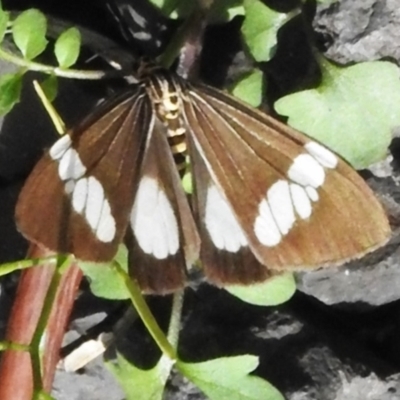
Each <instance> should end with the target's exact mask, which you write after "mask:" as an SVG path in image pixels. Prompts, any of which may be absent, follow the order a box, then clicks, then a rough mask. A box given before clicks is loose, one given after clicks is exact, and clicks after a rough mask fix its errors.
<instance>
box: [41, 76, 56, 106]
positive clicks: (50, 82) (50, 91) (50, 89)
mask: <svg viewBox="0 0 400 400" xmlns="http://www.w3.org/2000/svg"><path fill="white" fill-rule="evenodd" d="M40 86H41V87H42V90H43V92H44V94H45V95H46V97H47V100H49V101H50V102H52V101H54V99H55V98H56V96H57V91H58V79H57V77H56V76H55V75H48V76H47V77H46V78H45V79H44V80H43V81H42V82H41V83H40Z"/></svg>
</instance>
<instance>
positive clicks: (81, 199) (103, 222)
mask: <svg viewBox="0 0 400 400" xmlns="http://www.w3.org/2000/svg"><path fill="white" fill-rule="evenodd" d="M70 182H73V181H69V182H67V183H70ZM72 207H73V209H74V211H76V212H77V213H78V214H80V215H82V216H83V217H84V218H85V220H86V222H87V223H88V224H89V226H90V227H91V228H92V230H93V232H94V234H95V235H96V237H97V239H99V240H100V241H101V242H104V243H108V242H111V241H112V240H113V239H114V237H115V233H116V225H115V220H114V218H113V216H112V215H111V208H110V204H109V203H108V201H107V199H106V198H105V196H104V189H103V187H102V186H101V184H100V182H99V181H98V180H97V179H96V178H94V177H92V176H91V177H89V178H81V179H79V180H78V181H77V182H76V183H75V185H74V187H73V191H72Z"/></svg>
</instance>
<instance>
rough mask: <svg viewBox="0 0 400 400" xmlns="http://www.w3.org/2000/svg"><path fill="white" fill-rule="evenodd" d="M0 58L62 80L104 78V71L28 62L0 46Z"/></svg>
mask: <svg viewBox="0 0 400 400" xmlns="http://www.w3.org/2000/svg"><path fill="white" fill-rule="evenodd" d="M0 58H2V59H3V60H6V61H9V62H11V63H13V64H15V65H19V66H20V67H24V68H27V69H29V70H30V71H38V72H43V73H45V74H49V75H51V74H54V75H56V76H58V77H62V78H73V79H91V80H99V79H102V78H104V77H105V76H106V72H104V71H85V70H79V69H63V68H59V67H52V66H49V65H45V64H41V63H37V62H34V61H29V60H26V59H24V58H21V57H18V56H16V55H15V54H12V53H10V52H9V51H7V50H5V49H4V48H3V47H1V46H0Z"/></svg>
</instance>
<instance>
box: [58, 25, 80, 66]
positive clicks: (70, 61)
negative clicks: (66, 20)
mask: <svg viewBox="0 0 400 400" xmlns="http://www.w3.org/2000/svg"><path fill="white" fill-rule="evenodd" d="M80 46H81V34H80V32H79V30H78V29H77V28H75V27H72V28H69V29H67V30H66V31H64V32H63V33H62V34H61V35H60V36H59V37H58V39H57V40H56V43H55V45H54V53H55V55H56V58H57V61H58V64H59V65H60V67H61V68H69V67H70V66H71V65H74V64H75V63H76V60H77V59H78V56H79V51H80Z"/></svg>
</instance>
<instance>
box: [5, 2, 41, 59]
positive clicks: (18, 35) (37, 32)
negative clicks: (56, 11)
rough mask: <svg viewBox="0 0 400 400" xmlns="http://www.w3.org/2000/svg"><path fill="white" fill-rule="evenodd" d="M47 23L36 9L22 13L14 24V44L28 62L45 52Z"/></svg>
mask: <svg viewBox="0 0 400 400" xmlns="http://www.w3.org/2000/svg"><path fill="white" fill-rule="evenodd" d="M46 30H47V21H46V18H45V16H44V15H43V14H42V13H41V12H40V11H39V10H35V9H30V10H27V11H24V12H23V13H21V14H20V15H19V16H18V17H17V18H16V19H15V21H14V22H13V25H12V34H13V38H14V42H15V44H16V45H17V47H18V48H19V49H20V51H21V53H22V54H23V56H24V57H25V58H27V59H28V60H32V59H34V58H35V57H37V56H38V55H39V54H40V53H42V52H43V51H44V49H45V48H46V45H47V39H46Z"/></svg>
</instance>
